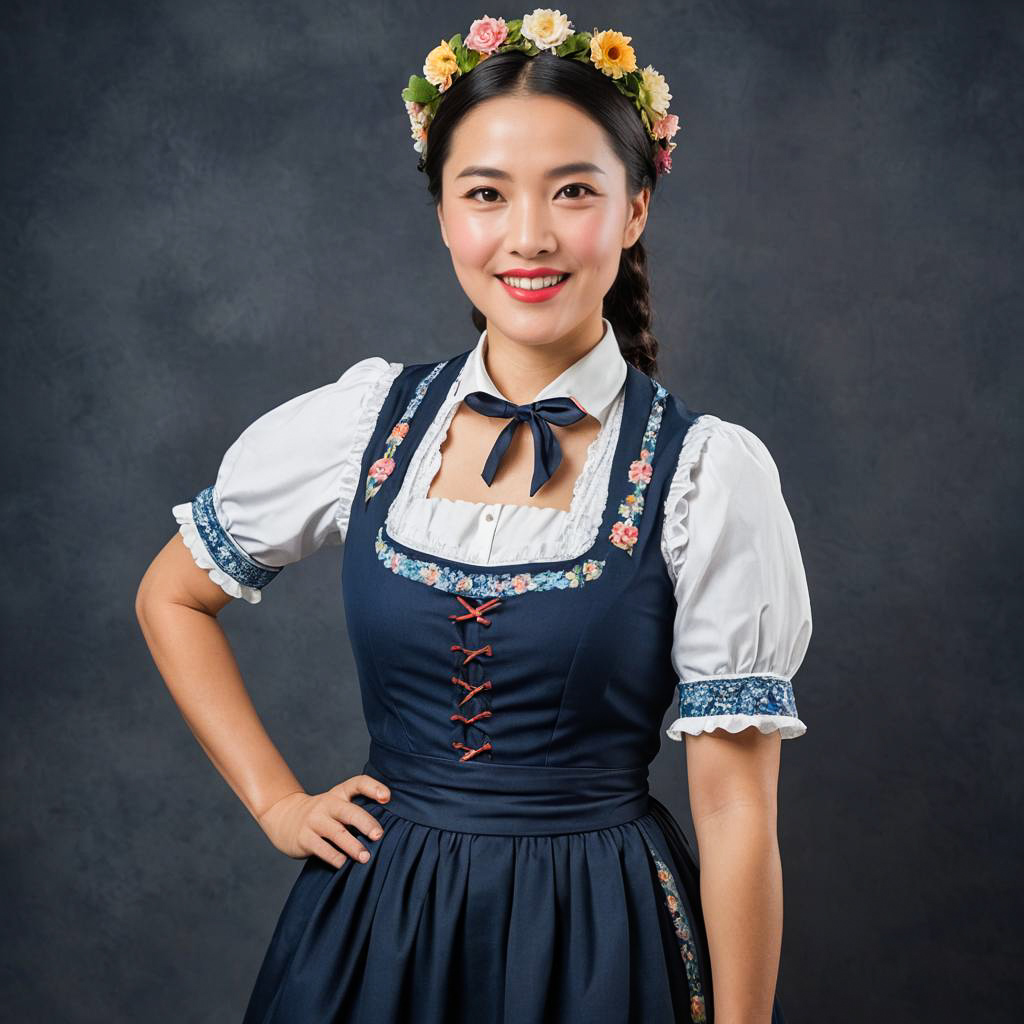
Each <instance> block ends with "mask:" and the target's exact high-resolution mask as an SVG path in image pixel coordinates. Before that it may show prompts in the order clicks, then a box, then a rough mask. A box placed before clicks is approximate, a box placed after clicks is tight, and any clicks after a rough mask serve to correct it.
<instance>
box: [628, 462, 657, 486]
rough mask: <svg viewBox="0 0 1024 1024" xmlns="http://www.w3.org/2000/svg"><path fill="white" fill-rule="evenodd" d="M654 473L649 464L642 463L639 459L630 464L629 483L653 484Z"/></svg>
mask: <svg viewBox="0 0 1024 1024" xmlns="http://www.w3.org/2000/svg"><path fill="white" fill-rule="evenodd" d="M652 472H654V471H653V469H652V468H651V464H650V463H649V462H642V461H641V460H640V459H637V460H636V461H635V462H631V463H630V464H629V482H630V483H632V484H635V483H638V482H640V481H643V482H644V483H645V484H649V483H650V482H651V473H652Z"/></svg>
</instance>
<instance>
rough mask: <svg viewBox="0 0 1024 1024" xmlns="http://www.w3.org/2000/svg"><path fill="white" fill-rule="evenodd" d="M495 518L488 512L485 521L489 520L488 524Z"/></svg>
mask: <svg viewBox="0 0 1024 1024" xmlns="http://www.w3.org/2000/svg"><path fill="white" fill-rule="evenodd" d="M493 518H494V516H493V515H491V513H490V512H488V513H487V514H486V515H485V516H484V519H486V520H487V522H490V521H491V520H492V519H493Z"/></svg>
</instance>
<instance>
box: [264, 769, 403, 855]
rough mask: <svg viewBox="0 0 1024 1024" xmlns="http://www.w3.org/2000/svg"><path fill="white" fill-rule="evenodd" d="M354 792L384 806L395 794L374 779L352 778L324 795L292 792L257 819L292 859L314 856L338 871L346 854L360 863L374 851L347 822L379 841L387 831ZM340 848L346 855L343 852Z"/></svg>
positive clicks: (368, 777) (362, 776)
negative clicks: (392, 794) (349, 827)
mask: <svg viewBox="0 0 1024 1024" xmlns="http://www.w3.org/2000/svg"><path fill="white" fill-rule="evenodd" d="M355 793H362V794H363V795H364V796H368V797H371V798H372V799H374V800H378V801H380V802H381V803H384V802H386V801H387V800H388V799H389V798H390V796H391V794H390V792H388V788H387V786H385V785H384V784H383V783H381V782H378V781H377V780H376V779H374V778H371V777H370V776H369V775H353V776H352V777H351V778H349V779H346V780H345V781H344V782H339V783H338V785H336V786H333V787H331V789H329V790H327V791H326V792H324V793H315V794H309V793H290V794H289V795H288V796H285V797H282V798H281V799H280V800H278V801H277V802H276V803H275V804H272V805H271V806H270V807H268V808H267V810H265V811H264V812H263V813H262V814H261V815H260V816H259V818H258V819H257V820H258V821H259V824H260V827H261V828H262V829H263V831H264V832H265V833H266V834H267V838H269V839H270V841H271V842H272V843H273V844H274V846H276V847H277V849H279V850H280V851H281V852H282V853H286V854H287V855H288V856H289V857H295V858H302V857H308V856H310V855H311V854H315V855H316V856H318V857H320V858H321V859H322V860H325V861H327V863H328V864H331V865H333V866H334V867H336V868H340V867H341V865H342V864H344V863H345V861H346V860H347V857H346V853H347V854H348V855H349V856H351V857H355V858H356V859H357V860H359V861H367V860H369V859H370V854H369V851H368V850H367V849H366V847H365V846H363V844H362V843H361V842H360V841H359V840H358V839H357V838H356V837H355V836H354V835H353V834H352V833H351V832H349V830H348V829H347V828H346V827H345V826H346V824H347V825H352V826H354V827H355V828H358V829H359V830H360V831H361V832H363V833H365V834H366V835H367V836H369V837H370V838H371V839H379V838H380V837H381V836H382V835H383V834H384V833H383V831H382V830H381V827H380V823H379V822H378V821H377V819H376V818H375V817H374V816H373V815H372V814H370V812H369V811H367V810H366V809H365V808H364V807H361V806H360V805H359V804H357V803H353V802H352V799H351V798H352V796H353V795H354V794H355ZM328 839H329V840H330V841H331V842H330V843H329V842H327V840H328ZM331 843H334V846H332V845H331ZM335 846H338V847H341V849H342V850H343V851H345V852H343V853H339V852H338V850H336V849H335V848H334V847H335Z"/></svg>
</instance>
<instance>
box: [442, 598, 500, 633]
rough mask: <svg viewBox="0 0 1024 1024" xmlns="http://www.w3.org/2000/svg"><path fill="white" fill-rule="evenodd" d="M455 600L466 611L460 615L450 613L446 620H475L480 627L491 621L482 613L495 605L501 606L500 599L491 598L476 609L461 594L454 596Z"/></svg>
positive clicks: (487, 624)
mask: <svg viewBox="0 0 1024 1024" xmlns="http://www.w3.org/2000/svg"><path fill="white" fill-rule="evenodd" d="M455 600H456V601H458V602H459V604H461V605H462V607H463V608H465V609H466V611H465V612H464V613H463V614H462V615H459V614H457V613H452V614H451V615H449V616H448V618H449V619H451V620H452V622H462V621H463V620H465V619H476V621H477V622H479V623H480V625H481V626H489V625H490V624H491V620H490V619H489V618H487V616H485V615H484V614H483V612H485V611H487V609H488V608H493V607H494V606H495V605H496V604H501V598H500V597H492V598H491V599H490V600H489V601H484V603H483V604H478V605H476V607H474V606H473V605H471V604H470V603H469V602H468V601H467V600H466V599H465V598H464V597H463V596H462V595H461V594H456V595H455Z"/></svg>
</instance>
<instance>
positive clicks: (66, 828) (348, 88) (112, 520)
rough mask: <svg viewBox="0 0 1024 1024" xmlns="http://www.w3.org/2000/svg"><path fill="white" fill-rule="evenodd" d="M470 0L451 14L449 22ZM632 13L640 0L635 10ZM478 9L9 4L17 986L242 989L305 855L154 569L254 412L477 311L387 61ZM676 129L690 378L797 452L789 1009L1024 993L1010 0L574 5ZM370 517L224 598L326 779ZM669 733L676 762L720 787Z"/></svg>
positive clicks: (112, 1006)
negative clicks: (808, 625) (651, 73)
mask: <svg viewBox="0 0 1024 1024" xmlns="http://www.w3.org/2000/svg"><path fill="white" fill-rule="evenodd" d="M438 11H443V16H442V14H440V13H437V12H438ZM627 11H628V13H627ZM482 13H491V14H495V15H497V14H504V15H505V16H507V17H515V16H518V15H519V14H520V13H522V12H519V11H515V10H512V9H508V10H505V11H499V10H491V9H488V10H487V11H486V12H485V11H483V10H482V9H480V8H478V7H474V6H472V5H466V4H441V5H438V4H430V5H422V6H421V8H420V9H418V10H413V9H412V8H411V6H409V5H398V4H390V3H384V4H368V3H364V4H346V3H325V2H323V0H293V2H288V3H281V2H278V3H267V2H258V3H257V2H252V3H241V2H231V0H202V2H200V0H174V2H168V0H149V2H147V3H127V2H123V3H114V2H104V0H89V2H88V3H79V4H72V3H67V2H65V3H57V2H47V0H37V2H36V3H33V4H27V3H21V4H10V5H7V6H6V7H5V10H4V13H3V15H2V22H0V24H2V30H0V45H2V56H3V63H2V67H3V72H2V76H3V77H2V83H3V91H4V94H3V103H2V105H0V123H2V139H3V160H2V175H3V178H2V184H3V200H2V201H3V229H4V230H3V232H2V245H3V260H2V266H3V274H2V280H0V287H2V289H3V299H4V301H3V309H4V330H3V338H4V350H3V351H4V371H5V372H4V374H3V383H4V391H5V398H4V401H3V405H2V413H3V417H4V420H5V425H6V428H7V431H6V434H7V437H8V439H9V440H8V443H7V444H6V445H5V447H4V464H5V472H4V480H5V484H6V486H5V489H4V494H5V499H4V504H3V509H4V526H5V528H6V530H5V533H6V542H5V557H4V559H3V567H4V575H5V584H6V585H5V587H4V597H3V607H4V613H5V643H4V648H5V654H6V657H5V672H6V677H7V678H6V681H5V685H4V687H3V691H2V693H3V696H2V702H3V703H2V712H3V714H2V719H0V721H2V723H3V730H4V735H3V765H4V780H3V781H4V792H5V795H6V798H7V809H6V814H5V815H4V825H3V868H4V870H3V873H2V890H0V899H2V905H3V907H4V915H3V916H4V919H5V924H6V928H5V936H6V940H7V941H6V942H5V949H4V955H3V964H4V968H3V979H4V983H3V991H2V993H0V996H2V1005H3V1007H4V1011H3V1016H4V1018H5V1019H10V1020H12V1021H13V1020H17V1021H47V1022H49V1021H61V1022H79V1021H83V1022H84V1021H104V1022H109V1021H115V1020H116V1021H141V1020H146V1021H149V1022H153V1024H156V1022H162V1021H175V1022H177V1021H183V1020H187V1021H210V1022H222V1021H229V1020H236V1019H239V1018H240V1015H241V1008H242V1006H243V1004H244V1001H245V999H246V998H247V996H248V992H249V988H250V986H251V983H252V981H253V979H254V977H255V972H256V969H257V967H258V965H259V961H260V958H261V957H262V954H263V951H264V949H265V947H266V944H267V941H268V939H269V935H270V930H271V929H272V927H273V923H274V921H275V919H276V916H277V913H278V912H279V910H280V906H281V903H282V901H283V899H284V896H285V894H286V893H287V890H288V888H289V886H290V884H291V882H292V880H293V878H294V877H295V875H296V874H297V871H298V868H299V864H298V862H295V861H291V860H288V859H287V858H285V857H283V856H282V855H281V854H279V853H277V852H276V851H275V850H274V849H273V848H272V847H271V846H270V844H269V843H268V842H267V841H266V839H265V837H264V836H263V834H262V833H261V832H260V831H259V829H258V828H257V826H256V825H255V824H254V823H253V822H252V820H251V819H250V818H249V816H248V814H247V813H246V811H245V810H244V808H243V807H242V805H241V804H240V803H239V802H238V801H237V799H236V798H235V796H234V795H233V794H232V793H231V791H230V790H229V789H228V788H227V786H226V785H225V784H224V783H223V782H222V781H221V779H220V777H219V776H218V775H217V774H216V772H215V770H214V769H213V768H212V766H210V764H209V763H208V762H207V760H206V758H205V756H204V755H203V753H202V751H201V750H200V748H199V746H198V745H197V744H196V743H195V741H194V739H193V738H192V735H191V733H190V732H189V731H188V729H187V727H186V726H185V725H184V723H183V721H182V720H181V718H180V716H179V715H178V713H177V710H176V708H175V707H174V705H173V703H172V702H171V700H170V698H169V696H168V694H167V692H166V690H165V688H164V686H163V683H162V682H161V680H160V677H159V675H158V674H157V672H156V670H155V668H154V666H153V664H152V662H151V660H150V658H149V655H148V652H147V650H146V648H145V645H144V643H143V640H142V637H141V634H140V632H139V629H138V626H137V624H136V621H135V616H134V611H133V601H134V596H135V590H136V587H137V584H138V581H139V578H140V577H141V575H142V573H143V572H144V570H145V568H146V566H147V564H148V563H149V560H150V559H151V558H152V557H153V556H154V555H155V553H156V552H157V550H158V549H159V548H160V546H161V545H162V544H164V543H165V542H166V541H167V539H168V538H169V537H170V536H171V535H172V533H173V532H174V529H175V524H174V522H173V519H172V517H171V513H170V508H171V505H172V504H175V503H177V502H180V501H184V500H188V499H190V498H191V497H192V495H193V494H194V493H195V492H196V491H197V490H198V489H199V488H201V487H202V486H204V485H205V484H207V483H208V482H210V481H211V480H212V475H213V473H214V472H215V470H216V466H217V463H218V460H219V457H220V454H221V452H222V451H223V449H224V447H225V446H226V445H227V444H228V443H230V442H231V441H232V440H233V439H234V437H235V436H237V434H238V432H239V431H240V430H241V429H242V428H243V427H244V426H245V425H246V424H247V423H249V422H250V421H251V420H252V419H254V418H255V417H256V416H257V415H258V414H259V413H261V412H262V411H264V410H266V409H268V408H270V407H271V406H273V405H276V404H277V403H279V402H281V401H283V400H285V399H286V398H288V397H291V396H293V395H295V394H298V393H300V392H302V391H305V390H309V389H311V388H313V387H316V386H318V385H319V384H322V383H326V382H327V381H330V380H333V379H335V378H336V377H337V376H338V375H339V374H340V373H341V371H342V370H343V369H344V368H345V367H346V366H348V365H349V364H351V363H352V362H354V361H355V360H356V359H359V358H361V357H363V356H366V355H369V354H383V355H386V356H388V357H389V358H392V359H399V360H426V359H431V358H440V357H442V356H446V355H449V354H451V353H453V352H456V351H461V350H463V349H464V348H466V347H468V346H469V345H470V344H472V343H473V341H474V340H475V338H476V332H475V330H474V328H473V327H472V325H471V323H470V320H469V313H468V309H469V306H468V301H467V300H466V299H465V297H464V296H463V294H462V292H461V290H460V289H459V286H458V283H457V281H456V279H455V276H454V274H453V272H452V270H451V266H450V262H449V261H448V254H447V250H446V249H445V248H444V247H443V245H442V243H441V241H440V238H439V236H438V232H437V227H436V221H435V218H434V215H433V211H432V209H431V208H430V205H429V203H428V197H427V193H426V190H425V182H424V179H423V176H422V175H420V174H419V173H418V172H417V171H416V170H415V154H414V152H413V150H412V148H411V144H410V140H409V137H408V128H407V122H406V116H405V112H404V109H403V107H402V103H401V99H400V96H399V91H400V89H401V87H402V86H403V85H404V84H405V82H406V81H407V79H408V75H409V74H410V72H412V71H417V70H419V65H420V64H421V63H422V59H423V56H424V54H425V53H426V51H427V50H428V49H429V48H430V47H431V46H433V45H436V42H437V41H438V39H439V38H440V37H441V35H444V36H449V35H451V34H453V33H454V32H456V31H462V32H465V30H466V29H467V28H468V25H469V23H470V21H471V20H472V19H473V18H474V17H478V16H480V15H481V14H482ZM567 13H568V14H569V15H570V17H573V18H574V20H575V21H576V23H577V25H578V27H581V28H591V27H594V26H597V27H602V28H603V27H614V28H618V29H620V30H621V31H624V32H625V33H626V34H628V35H632V36H633V43H634V46H635V47H636V48H637V52H638V54H639V56H640V57H641V58H642V62H643V63H648V62H650V63H653V64H654V65H655V66H656V67H657V68H658V69H659V70H661V71H662V72H664V73H665V75H666V77H667V78H668V80H669V83H670V86H671V88H672V92H673V101H672V109H673V110H674V111H677V112H678V113H679V114H680V116H681V119H682V121H683V130H682V132H681V134H680V135H679V136H677V141H678V142H679V144H680V145H679V148H678V149H677V150H676V152H675V154H674V168H673V171H672V174H671V176H670V177H669V178H668V179H667V180H666V184H667V187H664V188H663V189H659V191H658V194H657V195H656V197H655V203H654V208H653V210H652V215H651V220H650V224H649V227H648V231H647V240H648V243H649V248H650V251H651V258H652V262H653V265H654V269H653V286H654V300H655V304H656V324H655V326H656V329H657V331H658V333H659V335H660V338H661V344H662V359H661V377H662V378H663V379H664V380H665V382H666V383H667V384H668V385H669V386H670V387H671V388H672V389H673V390H674V391H675V392H677V393H678V394H680V395H682V396H683V397H684V398H685V399H686V400H687V401H689V402H691V403H692V404H693V405H694V407H696V408H698V409H702V410H707V411H714V412H716V413H717V414H718V415H720V416H722V417H723V418H726V419H730V420H734V421H737V422H740V423H742V424H744V425H746V426H748V427H749V428H750V429H752V430H754V431H755V432H756V433H757V434H758V435H759V436H760V437H761V438H762V439H763V440H764V441H765V443H766V444H767V445H768V446H769V448H770V450H771V451H772V453H773V455H774V456H775V458H776V461H777V464H778V466H779V469H780V473H781V476H782V482H783V488H784V491H785V494H786V497H787V500H788V502H789V504H790V508H791V511H792V513H793V517H794V520H795V522H796V525H797V529H798V532H799V536H800V538H801V547H802V551H803V554H804V558H805V561H806V565H807V570H808V578H809V583H810V589H811V599H812V605H813V611H814V625H815V632H814V637H813V639H812V642H811V648H810V651H809V654H808V657H807V660H806V662H805V663H804V666H803V667H802V669H801V671H800V672H799V673H798V675H797V677H796V679H795V687H796V694H797V700H798V705H799V709H800V713H801V717H802V718H803V719H804V720H805V721H806V722H807V723H808V732H807V734H806V735H805V736H804V737H801V738H800V739H799V740H797V741H786V742H785V743H784V746H783V755H784V756H783V773H782V780H781V789H780V841H781V847H782V853H783V862H784V869H785V896H786V917H785V937H784V943H783V957H782V969H781V975H780V982H779V992H780V996H781V997H782V999H783V1001H784V1005H785V1007H786V1009H787V1011H788V1014H789V1017H790V1021H791V1024H796V1022H798V1021H807V1022H811V1021H825V1020H827V1021H844V1022H845V1021H850V1022H861V1021H866V1020H873V1021H926V1020H927V1021H930V1022H937V1021H961V1020H976V1021H981V1020H984V1021H986V1022H994V1021H1002V1020H1009V1019H1011V1017H1010V1015H1011V1012H1013V1011H1017V1012H1019V1005H1020V999H1021V991H1020V981H1019V978H1020V971H1019V967H1018V966H1017V962H1018V960H1019V958H1020V955H1021V952H1022V951H1021V948H1020V947H1021V943H1020V939H1019V934H1020V927H1019V921H1020V916H1021V909H1022V908H1021V900H1020V892H1019V890H1020V886H1019V881H1018V879H1019V827H1016V828H1015V826H1017V825H1019V812H1020V807H1021V789H1020V770H1019V767H1018V764H1017V759H1016V758H1015V757H1014V756H1013V755H1014V754H1015V753H1016V752H1017V751H1018V750H1019V749H1020V729H1021V722H1022V720H1024V716H1022V713H1021V711H1022V709H1021V698H1020V694H1021V690H1022V688H1024V687H1022V684H1021V683H1020V681H1019V677H1020V668H1021V665H1022V664H1024V644H1022V642H1021V636H1022V631H1021V629H1020V626H1019V621H1020V618H1021V613H1022V611H1024V607H1022V605H1024V602H1022V591H1021V586H1020V578H1021V568H1020V567H1021V565H1022V564H1024V559H1022V550H1021V548H1022V543H1021V536H1022V533H1021V528H1020V517H1021V512H1020V509H1021V498H1022V494H1021V473H1020V469H1019V462H1020V451H1021V433H1022V420H1021V413H1020V394H1021V392H1020V384H1021V376H1022V375H1021V368H1022V365H1021V364H1022V357H1021V347H1020V324H1021V321H1022V316H1024V299H1022V294H1021V287H1020V280H1021V269H1022V267H1021V259H1020V256H1021V231H1020V215H1021V213H1022V207H1024V202H1022V187H1021V185H1022V176H1021V167H1022V162H1024V142H1022V106H1021V99H1022V95H1021V94H1022V88H1021V86H1022V67H1024V61H1022V42H1024V21H1022V8H1021V6H1020V5H1019V4H1011V3H1009V2H1006V3H1002V4H998V3H985V2H967V0H961V2H954V0H933V2H930V3H924V2H921V0H916V2H910V0H896V2H887V3H883V2H875V3H866V2H853V0H848V2H836V0H833V2H823V0H802V2H796V0H795V2H790V3H785V2H773V3H755V2H752V0H744V2H740V0H723V2H718V3H712V2H695V3H690V4H658V3H654V4H650V5H646V6H645V7H642V8H624V7H623V6H622V5H616V4H588V5H580V6H577V7H575V8H573V9H569V10H568V11H567ZM339 552H340V549H338V548H330V549H325V550H324V551H322V552H321V553H320V554H319V555H317V556H316V557H315V558H311V559H309V560H308V561H307V562H304V563H303V564H302V565H301V566H296V567H293V568H291V569H290V570H289V571H288V572H286V573H282V574H281V576H280V578H279V579H278V580H276V581H275V582H274V585H273V587H272V588H270V589H268V591H267V592H266V594H265V596H264V602H263V604H262V605H260V606H256V607H252V606H248V605H245V604H243V603H241V602H239V603H237V604H233V605H232V606H230V607H229V608H227V609H226V610H225V611H224V613H223V621H224V623H225V626H226V628H227V630H228V631H229V635H230V636H231V638H232V642H233V644H234V646H235V649H236V651H237V654H238V657H239V660H240V662H241V665H242V668H243V671H244V672H245V674H246V678H247V681H248V683H249V686H250V689H251V691H252V693H253V696H254V699H255V701H256V703H257V706H258V707H259V709H260V711H261V712H262V713H263V715H264V716H265V721H266V723H267V725H268V728H269V729H270V730H271V733H272V735H273V736H274V738H275V739H276V740H277V742H278V743H279V745H280V746H281V748H282V751H283V752H284V754H285V756H286V757H287V758H288V759H289V761H290V762H291V763H292V765H293V767H294V768H295V770H296V772H297V774H298V775H299V777H300V778H301V779H302V780H303V782H304V783H305V785H306V786H307V788H311V789H312V788H314V787H315V788H321V789H322V788H326V787H328V786H329V785H332V784H333V783H334V782H336V781H339V780H340V779H342V778H344V777H346V776H347V775H350V774H353V773H354V772H357V771H358V770H360V768H361V766H362V764H363V761H364V758H365V753H366V735H365V729H364V725H363V722H362V718H361V712H360V708H359V704H358V701H357V685H356V680H355V676H354V670H353V663H352V657H351V652H350V649H349V646H348V643H347V639H346V635H345V629H344V624H343V620H342V617H341V609H340V607H339V600H340V597H339V586H338V578H337V575H338V559H339V557H340V555H339ZM684 771H685V762H684V759H683V747H682V745H680V744H675V743H672V742H671V741H669V740H665V745H664V748H663V750H662V753H661V755H660V756H659V759H658V761H657V762H656V770H655V774H654V782H655V791H656V792H657V793H658V794H659V795H661V796H662V797H663V799H665V800H667V801H668V802H670V803H671V804H672V806H673V807H674V809H676V810H677V811H678V813H679V814H680V815H681V816H682V817H683V820H684V821H686V822H687V823H688V817H687V813H688V812H687V806H686V797H685V774H684Z"/></svg>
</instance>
